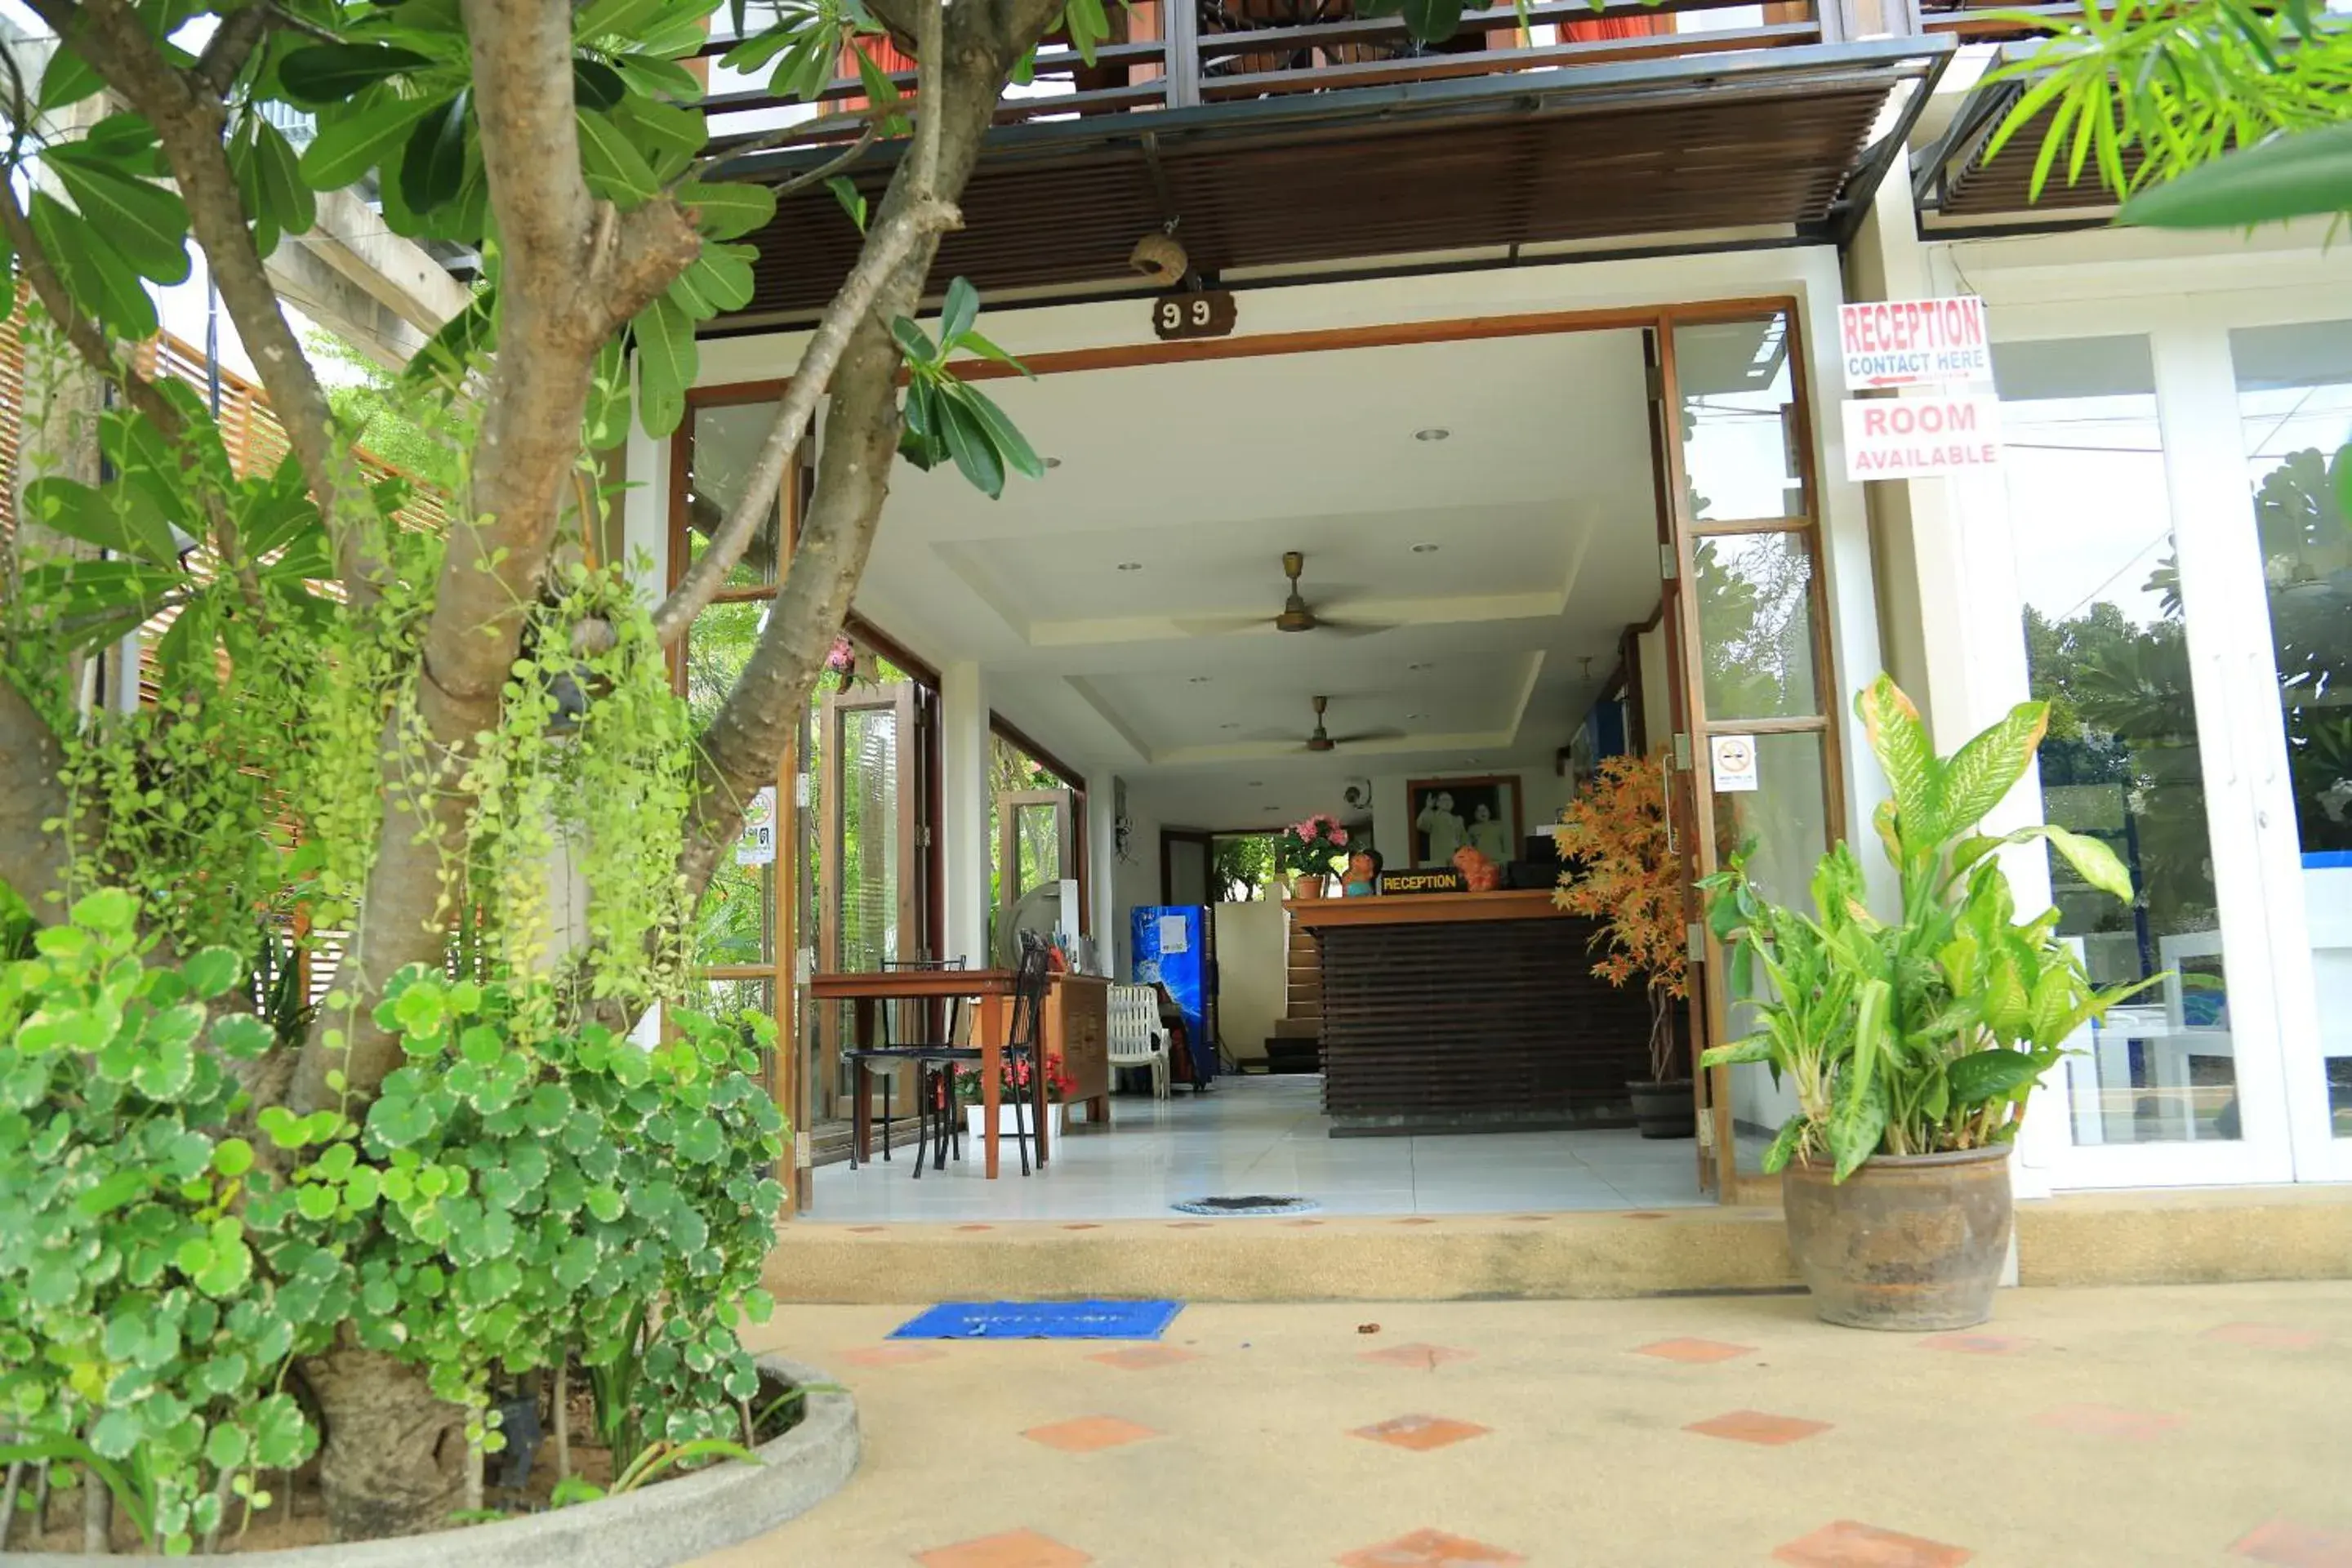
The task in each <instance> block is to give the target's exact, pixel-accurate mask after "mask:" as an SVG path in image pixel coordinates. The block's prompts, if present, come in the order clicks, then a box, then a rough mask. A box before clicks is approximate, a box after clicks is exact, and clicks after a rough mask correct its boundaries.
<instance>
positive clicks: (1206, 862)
mask: <svg viewBox="0 0 2352 1568" xmlns="http://www.w3.org/2000/svg"><path fill="white" fill-rule="evenodd" d="M1216 840H1217V835H1216V834H1214V833H1213V832H1211V831H1210V830H1209V829H1207V828H1205V827H1163V828H1161V829H1160V902H1161V903H1163V904H1166V905H1168V906H1170V907H1171V908H1173V907H1174V905H1175V903H1176V886H1175V884H1176V861H1175V858H1174V857H1172V856H1171V855H1170V854H1169V853H1168V851H1169V848H1170V847H1171V845H1172V844H1176V843H1184V844H1194V843H1197V844H1199V845H1200V847H1201V863H1202V879H1203V881H1207V880H1209V879H1210V872H1211V868H1212V867H1213V862H1214V857H1215V855H1216V852H1217V845H1216ZM1208 890H1209V891H1210V892H1211V893H1212V894H1213V893H1215V892H1216V889H1214V888H1210V889H1208ZM1215 901H1216V900H1214V899H1213V898H1212V899H1211V900H1210V902H1212V903H1213V902H1215Z"/></svg>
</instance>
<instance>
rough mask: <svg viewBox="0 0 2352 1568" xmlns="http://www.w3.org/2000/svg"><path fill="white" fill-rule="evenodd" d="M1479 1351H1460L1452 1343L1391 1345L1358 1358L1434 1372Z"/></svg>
mask: <svg viewBox="0 0 2352 1568" xmlns="http://www.w3.org/2000/svg"><path fill="white" fill-rule="evenodd" d="M1477 1353H1478V1352H1475V1351H1458V1350H1455V1349H1454V1347H1453V1346H1451V1345H1423V1344H1412V1345H1391V1346H1389V1348H1388V1349H1386V1350H1380V1351H1366V1352H1363V1353H1362V1354H1361V1355H1359V1356H1358V1357H1357V1358H1356V1359H1357V1360H1358V1361H1369V1362H1379V1363H1385V1364H1387V1365H1389V1366H1409V1367H1412V1368H1413V1369H1414V1370H1416V1371H1423V1370H1426V1371H1435V1370H1436V1369H1437V1368H1438V1367H1441V1366H1443V1365H1444V1364H1445V1363H1447V1362H1449V1361H1469V1360H1471V1359H1473V1358H1474V1357H1475V1356H1476V1355H1477Z"/></svg>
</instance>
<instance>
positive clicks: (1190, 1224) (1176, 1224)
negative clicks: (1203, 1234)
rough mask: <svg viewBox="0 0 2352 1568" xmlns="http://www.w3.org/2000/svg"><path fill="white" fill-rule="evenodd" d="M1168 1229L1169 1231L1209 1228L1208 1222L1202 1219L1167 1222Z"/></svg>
mask: <svg viewBox="0 0 2352 1568" xmlns="http://www.w3.org/2000/svg"><path fill="white" fill-rule="evenodd" d="M1168 1228H1169V1229H1171V1230H1206V1229H1208V1228H1209V1222H1208V1221H1207V1220H1204V1219H1180V1220H1171V1221H1170V1222H1169V1226H1168Z"/></svg>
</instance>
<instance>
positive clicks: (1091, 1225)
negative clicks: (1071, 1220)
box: [1062, 1219, 1102, 1230]
mask: <svg viewBox="0 0 2352 1568" xmlns="http://www.w3.org/2000/svg"><path fill="white" fill-rule="evenodd" d="M1062 1228H1063V1229H1064V1230H1100V1229H1101V1228H1102V1226H1099V1225H1097V1224H1096V1223H1095V1222H1094V1221H1093V1220H1090V1219H1082V1220H1080V1221H1078V1223H1077V1224H1076V1225H1066V1226H1063V1227H1062Z"/></svg>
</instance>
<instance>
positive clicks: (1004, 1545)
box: [915, 1530, 1094, 1568]
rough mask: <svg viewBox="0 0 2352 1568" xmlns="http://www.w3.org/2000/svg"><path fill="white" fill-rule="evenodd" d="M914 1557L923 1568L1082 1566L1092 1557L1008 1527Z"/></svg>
mask: <svg viewBox="0 0 2352 1568" xmlns="http://www.w3.org/2000/svg"><path fill="white" fill-rule="evenodd" d="M915 1561H916V1562H918V1563H921V1564H922V1565H923V1568H1084V1565H1085V1564H1087V1563H1091V1562H1093V1561H1094V1559H1093V1558H1091V1557H1089V1556H1087V1554H1086V1553H1085V1552H1081V1551H1079V1550H1078V1549H1077V1548H1076V1547H1075V1546H1065V1545H1063V1544H1062V1543H1061V1542H1058V1541H1055V1540H1054V1539H1052V1538H1051V1537H1049V1536H1044V1535H1040V1534H1038V1533H1037V1532H1036V1531H1034V1530H1012V1531H1005V1532H1004V1533H1003V1535H984V1536H982V1537H981V1538H980V1539H979V1540H977V1541H960V1542H956V1543H955V1544H954V1545H953V1546H940V1547H936V1548H934V1549H932V1550H931V1551H929V1552H918V1553H916V1555H915Z"/></svg>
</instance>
